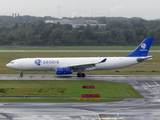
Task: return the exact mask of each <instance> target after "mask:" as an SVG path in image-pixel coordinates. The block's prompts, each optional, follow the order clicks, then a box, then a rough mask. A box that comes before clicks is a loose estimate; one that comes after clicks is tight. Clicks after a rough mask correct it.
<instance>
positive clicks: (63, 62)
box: [6, 57, 139, 71]
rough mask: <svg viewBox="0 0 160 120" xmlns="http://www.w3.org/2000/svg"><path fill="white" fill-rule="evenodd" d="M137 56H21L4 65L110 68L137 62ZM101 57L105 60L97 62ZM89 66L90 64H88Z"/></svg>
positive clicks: (50, 68) (24, 68) (51, 68)
mask: <svg viewBox="0 0 160 120" xmlns="http://www.w3.org/2000/svg"><path fill="white" fill-rule="evenodd" d="M137 58H139V57H82V58H81V57H78V58H76V57H75V58H21V59H15V60H12V61H11V62H10V63H8V64H7V65H6V66H7V67H9V68H11V69H14V70H19V71H55V69H56V68H62V67H64V68H69V67H70V66H76V65H80V64H82V65H83V64H87V63H88V64H91V63H93V64H94V66H91V67H92V68H91V69H88V68H87V69H85V70H84V71H89V70H112V69H118V68H123V67H127V66H131V65H135V64H137V63H139V62H138V61H137ZM103 59H106V61H105V62H102V63H99V62H100V61H102V60H103ZM89 67H90V66H89Z"/></svg>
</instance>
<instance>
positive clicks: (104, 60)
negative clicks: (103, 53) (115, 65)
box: [99, 58, 107, 63]
mask: <svg viewBox="0 0 160 120" xmlns="http://www.w3.org/2000/svg"><path fill="white" fill-rule="evenodd" d="M106 60H107V58H105V59H103V60H102V61H101V62H99V63H103V62H106Z"/></svg>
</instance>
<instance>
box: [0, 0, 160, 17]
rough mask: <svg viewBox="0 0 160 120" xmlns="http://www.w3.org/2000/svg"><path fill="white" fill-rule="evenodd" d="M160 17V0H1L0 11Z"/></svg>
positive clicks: (57, 15)
mask: <svg viewBox="0 0 160 120" xmlns="http://www.w3.org/2000/svg"><path fill="white" fill-rule="evenodd" d="M12 13H19V15H31V16H52V17H58V18H61V17H76V16H77V17H79V16H82V17H91V16H93V17H97V16H107V17H108V16H109V17H127V18H131V17H141V18H144V19H147V20H154V19H159V18H160V0H0V15H12Z"/></svg>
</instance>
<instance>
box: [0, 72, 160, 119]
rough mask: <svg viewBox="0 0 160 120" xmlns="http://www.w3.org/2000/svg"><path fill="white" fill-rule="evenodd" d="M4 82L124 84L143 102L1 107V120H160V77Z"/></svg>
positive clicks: (14, 77)
mask: <svg viewBox="0 0 160 120" xmlns="http://www.w3.org/2000/svg"><path fill="white" fill-rule="evenodd" d="M0 79H1V80H90V81H92V80H97V81H106V82H107V81H113V82H125V83H128V84H130V85H132V86H133V88H134V89H136V90H137V91H138V92H139V93H140V94H141V95H143V96H144V98H140V99H139V98H137V99H136V98H134V99H133V98H126V99H123V101H121V102H112V103H97V102H96V103H0V114H1V115H2V117H5V118H2V119H1V117H0V120H6V119H8V120H105V119H107V120H115V119H117V115H118V116H119V120H120V119H121V120H122V119H123V120H159V119H160V115H159V113H160V109H159V108H160V75H88V76H87V77H86V78H77V77H76V75H71V76H62V77H60V76H57V75H35V74H30V75H27V74H24V77H23V78H21V77H19V75H18V74H17V75H15V74H14V75H11V74H7V75H6V74H1V75H0Z"/></svg>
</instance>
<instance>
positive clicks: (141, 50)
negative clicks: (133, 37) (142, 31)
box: [126, 37, 154, 57]
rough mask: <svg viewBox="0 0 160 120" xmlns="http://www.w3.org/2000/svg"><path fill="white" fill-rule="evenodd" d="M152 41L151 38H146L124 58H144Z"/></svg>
mask: <svg viewBox="0 0 160 120" xmlns="http://www.w3.org/2000/svg"><path fill="white" fill-rule="evenodd" d="M153 40H154V38H153V37H147V38H146V39H144V40H143V41H142V42H141V44H139V46H138V47H137V48H136V49H135V50H134V51H133V52H132V53H131V54H129V55H127V56H126V57H146V56H147V55H148V52H149V50H150V47H151V45H152V42H153Z"/></svg>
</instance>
